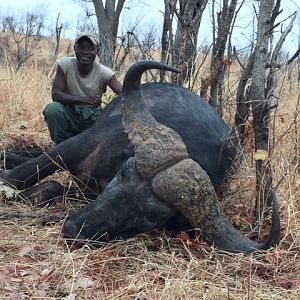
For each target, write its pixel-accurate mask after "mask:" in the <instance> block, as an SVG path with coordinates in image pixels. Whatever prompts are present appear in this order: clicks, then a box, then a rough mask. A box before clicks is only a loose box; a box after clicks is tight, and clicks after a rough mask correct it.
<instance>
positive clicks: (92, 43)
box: [74, 31, 99, 64]
mask: <svg viewBox="0 0 300 300" xmlns="http://www.w3.org/2000/svg"><path fill="white" fill-rule="evenodd" d="M74 51H75V54H76V58H77V60H78V62H79V63H81V64H91V63H93V62H94V60H95V58H96V55H97V54H98V52H99V41H98V39H97V37H96V35H95V34H93V33H92V32H88V31H85V32H80V33H79V34H78V35H77V38H76V40H75V45H74Z"/></svg>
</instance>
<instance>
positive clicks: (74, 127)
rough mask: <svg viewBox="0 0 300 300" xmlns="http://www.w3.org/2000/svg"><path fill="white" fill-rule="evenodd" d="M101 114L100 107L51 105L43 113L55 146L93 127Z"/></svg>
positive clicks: (54, 103) (56, 103) (57, 103)
mask: <svg viewBox="0 0 300 300" xmlns="http://www.w3.org/2000/svg"><path fill="white" fill-rule="evenodd" d="M100 112H101V108H100V107H88V106H72V105H64V104H61V103H59V102H51V103H49V104H48V105H47V106H46V108H45V109H44V111H43V115H44V117H45V121H46V123H47V126H48V129H49V132H50V136H51V139H52V141H54V142H55V144H59V143H61V142H63V141H64V140H66V139H68V138H70V137H71V136H74V135H76V134H78V133H81V132H82V131H84V130H85V129H87V128H89V127H91V126H93V125H94V124H95V122H96V120H97V118H98V116H99V114H100Z"/></svg>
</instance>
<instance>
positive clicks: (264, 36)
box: [250, 0, 274, 225]
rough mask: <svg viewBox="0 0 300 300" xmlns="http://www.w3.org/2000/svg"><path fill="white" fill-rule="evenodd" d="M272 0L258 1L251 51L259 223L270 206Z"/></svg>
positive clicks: (251, 92)
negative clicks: (268, 89)
mask: <svg viewBox="0 0 300 300" xmlns="http://www.w3.org/2000/svg"><path fill="white" fill-rule="evenodd" d="M273 7H274V0H264V1H261V2H260V7H259V17H258V29H257V44H256V48H255V52H254V64H253V76H252V85H251V88H250V99H251V103H252V110H253V117H254V134H255V159H256V216H257V218H258V222H259V224H260V225H261V224H262V222H263V220H264V217H265V213H266V207H270V204H271V203H270V201H269V200H268V199H270V191H271V187H272V174H271V166H270V161H269V148H270V147H269V146H270V145H269V125H270V124H269V120H270V103H269V100H270V99H268V98H267V97H266V93H265V91H266V90H265V89H266V65H267V62H268V48H269V40H270V35H271V28H270V25H271V16H272V12H273Z"/></svg>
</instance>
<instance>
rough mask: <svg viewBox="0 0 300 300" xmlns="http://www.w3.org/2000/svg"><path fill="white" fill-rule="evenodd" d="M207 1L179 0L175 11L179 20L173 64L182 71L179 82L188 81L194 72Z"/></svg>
mask: <svg viewBox="0 0 300 300" xmlns="http://www.w3.org/2000/svg"><path fill="white" fill-rule="evenodd" d="M170 1H171V0H170ZM207 2H208V0H179V11H175V13H176V16H177V19H178V22H177V30H176V34H175V41H174V55H173V65H175V66H178V69H179V70H180V71H181V72H180V74H179V75H178V78H177V82H178V84H182V83H183V82H184V81H187V80H188V79H189V77H190V76H191V74H192V72H193V66H194V65H195V58H196V50H197V40H198V32H199V28H200V23H201V19H202V14H203V12H204V9H205V8H206V5H207ZM173 5H174V4H173Z"/></svg>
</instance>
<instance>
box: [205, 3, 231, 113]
mask: <svg viewBox="0 0 300 300" xmlns="http://www.w3.org/2000/svg"><path fill="white" fill-rule="evenodd" d="M236 6H237V0H231V2H230V4H229V1H228V0H223V4H222V9H221V10H220V11H219V12H218V13H217V26H216V25H215V23H214V22H213V47H212V53H211V63H210V75H209V76H208V77H207V78H205V79H202V82H201V91H200V96H201V97H203V98H205V99H207V98H208V100H209V103H210V104H211V105H212V106H213V107H215V108H216V109H217V110H218V111H219V112H220V113H222V94H223V90H222V86H223V81H224V71H225V68H226V67H227V66H228V63H230V61H229V60H224V54H225V50H226V44H227V42H228V37H229V35H230V33H231V31H232V27H233V25H234V23H233V20H234V15H235V9H236ZM212 7H213V10H212V11H213V12H214V10H215V9H214V7H215V1H214V0H213V3H212ZM213 20H214V16H213ZM229 59H230V58H229ZM209 86H210V97H208V95H207V93H208V88H209Z"/></svg>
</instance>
